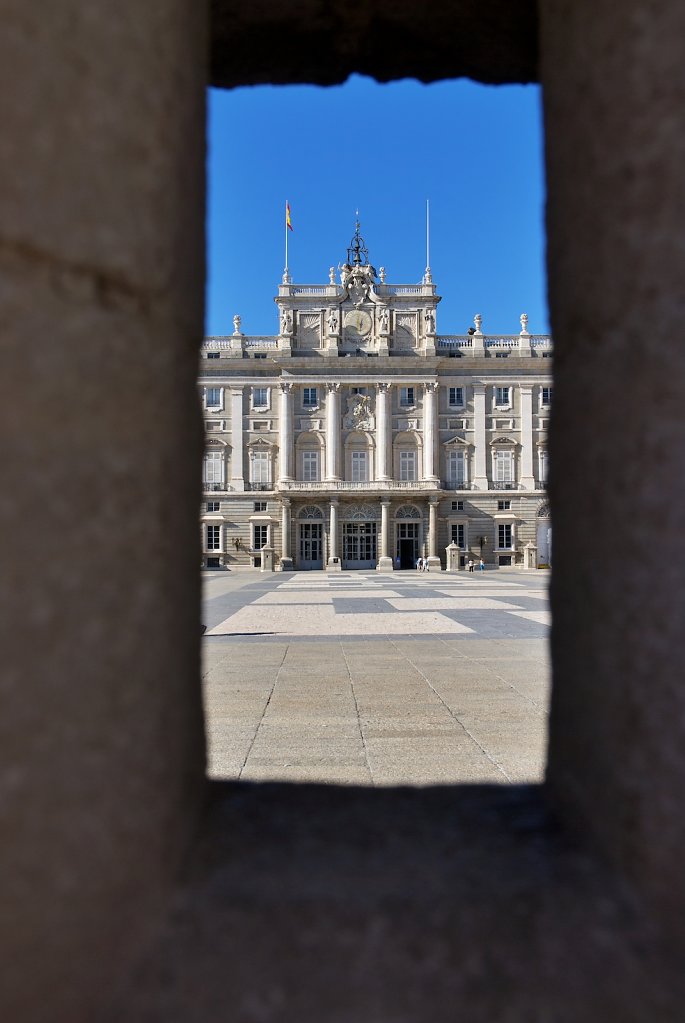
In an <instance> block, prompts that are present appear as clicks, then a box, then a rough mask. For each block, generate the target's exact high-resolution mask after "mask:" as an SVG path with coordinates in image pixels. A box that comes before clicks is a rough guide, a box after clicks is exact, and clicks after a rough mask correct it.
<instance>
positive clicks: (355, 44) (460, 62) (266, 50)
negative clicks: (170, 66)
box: [210, 0, 538, 87]
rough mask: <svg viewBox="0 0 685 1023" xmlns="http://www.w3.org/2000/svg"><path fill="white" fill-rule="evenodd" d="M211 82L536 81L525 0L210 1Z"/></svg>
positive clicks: (533, 25) (533, 14) (531, 14)
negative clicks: (365, 78) (422, 2)
mask: <svg viewBox="0 0 685 1023" xmlns="http://www.w3.org/2000/svg"><path fill="white" fill-rule="evenodd" d="M211 26H212V45H211V70H210V78H211V82H212V85H218V86H225V87H230V86H234V85H256V84H259V83H264V82H271V83H274V84H276V83H295V82H311V83H314V84H317V85H334V84H336V83H339V82H343V81H345V79H346V78H347V77H348V76H349V75H350V74H352V73H358V74H364V75H371V76H372V77H374V78H376V79H378V81H381V82H387V81H390V80H391V79H393V78H418V79H419V80H420V81H422V82H434V81H436V80H437V79H440V78H462V77H468V78H473V79H475V80H477V81H480V82H488V83H491V84H501V83H504V82H534V81H536V80H537V75H538V71H537V67H538V44H537V6H536V4H535V3H534V2H533V0H518V2H516V3H512V2H511V0H487V2H483V0H451V2H450V3H445V4H432V5H430V6H429V7H427V8H426V9H425V10H424V9H422V8H421V7H419V6H417V4H416V3H415V2H414V0H359V2H357V3H348V2H346V0H294V2H293V3H289V4H283V3H281V0H252V2H250V3H240V2H238V0H212V4H211Z"/></svg>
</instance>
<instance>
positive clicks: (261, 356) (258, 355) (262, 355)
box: [252, 352, 266, 359]
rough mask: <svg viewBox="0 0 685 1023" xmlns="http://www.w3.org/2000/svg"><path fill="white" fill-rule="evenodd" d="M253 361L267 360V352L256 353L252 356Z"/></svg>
mask: <svg viewBox="0 0 685 1023" xmlns="http://www.w3.org/2000/svg"><path fill="white" fill-rule="evenodd" d="M252 358H253V359H266V352H255V353H254V355H253V356H252Z"/></svg>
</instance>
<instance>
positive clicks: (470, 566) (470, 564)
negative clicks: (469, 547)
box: [469, 558, 473, 572]
mask: <svg viewBox="0 0 685 1023" xmlns="http://www.w3.org/2000/svg"><path fill="white" fill-rule="evenodd" d="M469 572H473V558H469Z"/></svg>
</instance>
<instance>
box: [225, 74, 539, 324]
mask: <svg viewBox="0 0 685 1023" xmlns="http://www.w3.org/2000/svg"><path fill="white" fill-rule="evenodd" d="M542 144H543V143H542V126H541V104H540V90H539V88H538V87H537V86H484V85H477V84H475V83H473V82H469V81H464V80H459V81H450V82H439V83H436V84H433V85H422V84H420V83H419V82H416V81H413V80H404V81H401V82H393V83H390V84H387V85H378V84H377V83H375V82H373V81H372V80H371V79H367V78H361V77H359V76H355V77H353V78H351V79H350V80H349V81H348V82H346V83H345V84H344V85H341V86H334V87H329V88H321V87H318V86H284V87H274V86H254V87H248V88H241V89H234V90H230V91H221V90H210V94H209V153H208V182H209V189H208V211H207V220H208V225H207V226H208V249H207V255H208V284H207V311H206V331H207V333H208V334H230V333H231V332H232V330H233V324H232V317H233V315H234V314H235V313H240V315H241V317H242V330H243V332H244V333H246V334H274V333H277V330H278V320H277V315H276V306H275V304H274V301H273V297H274V295H275V294H276V292H277V286H278V283H279V282H280V279H281V275H282V273H283V267H284V206H285V200H286V199H288V201H289V202H290V207H291V210H292V222H293V228H294V231H293V232H292V233H291V234H290V236H289V266H290V273H291V275H292V278H293V280H294V282H295V283H302V284H324V283H326V281H327V279H328V268H329V266H332V265H333V266H336V267H337V265H338V263H341V262H343V260H344V258H345V254H346V249H347V246H348V245H349V244H350V239H351V237H352V235H353V234H354V221H355V210H356V209H359V217H360V222H361V233H362V235H363V237H364V239H365V241H366V244H367V247H368V249H369V257H370V260H371V262H372V263H373V265H374V266H375V267H376V269H378V268H379V267H380V266H384V267H385V268H386V273H387V276H386V280H387V282H388V283H390V284H413V283H418V282H419V281H420V279H421V277H422V275H423V271H424V267H425V265H426V226H425V216H426V199H429V200H430V210H431V224H430V264H431V269H432V272H433V280H434V282H435V284H436V285H437V290H438V294H440V295H441V296H442V302H441V303H440V305H439V307H438V321H437V326H438V333H441V334H460V333H464V332H465V331H466V329H467V328H468V327H469V326H470V325H471V324H472V323H473V316H474V314H475V313H481V314H482V316H483V330H484V332H485V333H486V334H497V333H502V334H512V333H515V332H518V330H520V325H519V315H520V314H521V313H522V312H527V313H528V315H529V317H530V320H529V330H530V331H531V333H545V332H547V331H548V329H549V325H548V319H547V302H546V282H545V273H544V223H543V219H544V177H543V158H542Z"/></svg>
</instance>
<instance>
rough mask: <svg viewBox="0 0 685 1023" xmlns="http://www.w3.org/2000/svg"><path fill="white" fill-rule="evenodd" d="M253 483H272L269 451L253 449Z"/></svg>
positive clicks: (251, 464) (251, 467)
mask: <svg viewBox="0 0 685 1023" xmlns="http://www.w3.org/2000/svg"><path fill="white" fill-rule="evenodd" d="M250 469H251V473H252V476H251V481H252V483H271V458H270V457H269V452H268V451H253V452H252V458H251V460H250Z"/></svg>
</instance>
